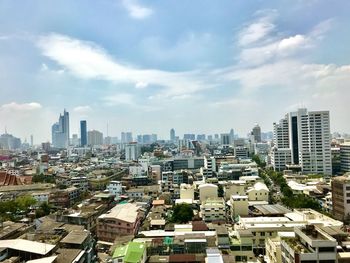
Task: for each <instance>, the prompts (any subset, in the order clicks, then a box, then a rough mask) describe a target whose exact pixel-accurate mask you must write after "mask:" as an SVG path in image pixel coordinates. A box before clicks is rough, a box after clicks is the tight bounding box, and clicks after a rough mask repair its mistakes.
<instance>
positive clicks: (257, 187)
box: [247, 182, 269, 202]
mask: <svg viewBox="0 0 350 263" xmlns="http://www.w3.org/2000/svg"><path fill="white" fill-rule="evenodd" d="M247 195H248V200H249V201H266V202H268V200H269V189H268V188H267V186H266V184H264V183H260V182H258V183H255V184H254V185H253V187H251V188H249V189H248V190H247Z"/></svg>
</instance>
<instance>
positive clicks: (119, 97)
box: [103, 93, 135, 106]
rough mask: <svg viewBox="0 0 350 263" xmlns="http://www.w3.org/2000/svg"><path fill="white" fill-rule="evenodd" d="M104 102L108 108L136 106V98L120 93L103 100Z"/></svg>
mask: <svg viewBox="0 0 350 263" xmlns="http://www.w3.org/2000/svg"><path fill="white" fill-rule="evenodd" d="M103 100H104V101H105V102H106V104H107V105H108V106H115V105H135V99H134V96H133V95H132V94H129V93H119V94H115V95H111V96H106V97H104V98H103Z"/></svg>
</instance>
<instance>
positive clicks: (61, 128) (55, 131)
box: [51, 110, 70, 148]
mask: <svg viewBox="0 0 350 263" xmlns="http://www.w3.org/2000/svg"><path fill="white" fill-rule="evenodd" d="M51 135H52V144H53V146H54V147H57V148H66V147H68V145H69V138H70V137H69V113H68V112H67V111H66V110H64V112H63V115H61V114H60V117H59V119H58V122H57V123H55V124H53V125H52V128H51Z"/></svg>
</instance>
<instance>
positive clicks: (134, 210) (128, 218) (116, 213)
mask: <svg viewBox="0 0 350 263" xmlns="http://www.w3.org/2000/svg"><path fill="white" fill-rule="evenodd" d="M139 209H140V207H139V206H138V205H136V204H133V203H127V204H118V205H116V206H115V207H113V208H112V209H111V210H110V211H109V212H107V213H106V214H103V215H100V216H99V219H104V218H115V219H119V220H122V221H125V222H130V223H134V222H135V221H136V220H137V217H138V215H139V212H138V211H139Z"/></svg>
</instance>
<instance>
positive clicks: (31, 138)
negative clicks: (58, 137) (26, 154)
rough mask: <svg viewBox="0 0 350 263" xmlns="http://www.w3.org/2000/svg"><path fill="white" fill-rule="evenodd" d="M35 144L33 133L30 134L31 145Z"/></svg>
mask: <svg viewBox="0 0 350 263" xmlns="http://www.w3.org/2000/svg"><path fill="white" fill-rule="evenodd" d="M33 146H34V137H33V134H32V135H30V147H33Z"/></svg>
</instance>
